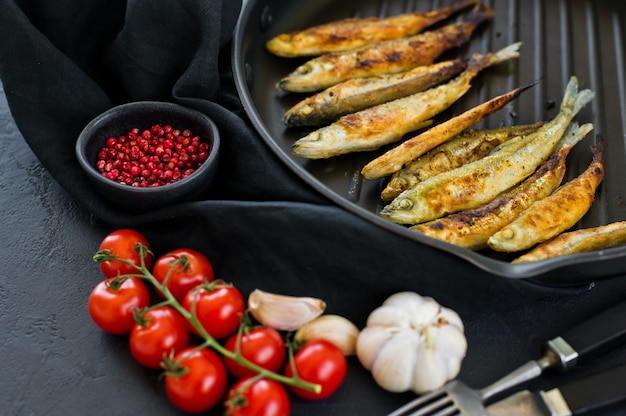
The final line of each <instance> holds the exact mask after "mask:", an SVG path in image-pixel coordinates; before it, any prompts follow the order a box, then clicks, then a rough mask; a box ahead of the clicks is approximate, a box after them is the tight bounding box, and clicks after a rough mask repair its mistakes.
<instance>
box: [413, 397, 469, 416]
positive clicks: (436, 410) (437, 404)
mask: <svg viewBox="0 0 626 416" xmlns="http://www.w3.org/2000/svg"><path fill="white" fill-rule="evenodd" d="M450 411H452V413H450ZM457 412H458V409H457V407H456V405H455V404H454V402H453V401H452V400H451V399H450V397H449V396H448V395H446V396H445V397H441V398H439V399H437V400H436V401H433V402H429V403H426V405H425V406H424V405H422V406H421V407H420V408H415V411H414V412H413V413H407V416H445V415H448V414H452V415H453V414H455V413H457Z"/></svg>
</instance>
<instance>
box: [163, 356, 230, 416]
mask: <svg viewBox="0 0 626 416" xmlns="http://www.w3.org/2000/svg"><path fill="white" fill-rule="evenodd" d="M174 360H175V361H176V362H177V363H178V364H179V365H180V366H181V367H185V368H186V369H187V370H186V371H185V372H182V374H178V375H177V374H176V373H172V372H167V373H166V374H165V393H166V394H167V397H168V399H169V400H170V402H172V404H173V405H174V406H176V407H177V408H179V409H180V410H182V411H185V412H188V413H200V412H204V411H207V410H209V409H210V408H212V407H214V406H215V405H217V404H218V403H220V401H221V400H222V397H223V396H224V393H225V392H226V388H227V385H228V384H227V383H228V376H227V374H226V368H225V367H224V364H223V363H222V360H221V359H220V357H219V356H218V355H217V354H216V353H215V352H213V351H211V350H209V349H206V348H202V349H200V350H195V349H194V348H193V347H188V348H185V349H183V350H181V351H179V352H178V353H176V355H175V357H174Z"/></svg>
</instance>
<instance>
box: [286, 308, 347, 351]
mask: <svg viewBox="0 0 626 416" xmlns="http://www.w3.org/2000/svg"><path fill="white" fill-rule="evenodd" d="M358 336H359V328H357V327H356V325H354V324H353V323H352V322H351V321H350V320H348V319H347V318H344V317H343V316H339V315H322V316H320V317H319V318H315V319H314V320H312V321H311V322H308V323H306V324H304V326H303V327H302V328H300V329H298V331H296V335H295V336H294V340H295V341H296V342H297V343H305V342H307V341H312V340H315V339H325V340H327V341H330V342H332V343H333V344H335V345H336V346H337V347H339V349H340V350H341V352H343V355H345V356H348V355H354V354H356V340H357V338H358Z"/></svg>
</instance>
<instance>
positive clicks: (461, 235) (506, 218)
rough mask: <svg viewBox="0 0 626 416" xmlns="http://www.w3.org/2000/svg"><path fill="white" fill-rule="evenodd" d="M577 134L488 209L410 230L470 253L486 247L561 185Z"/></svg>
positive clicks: (578, 139)
mask: <svg viewBox="0 0 626 416" xmlns="http://www.w3.org/2000/svg"><path fill="white" fill-rule="evenodd" d="M577 131H578V133H579V134H576V135H572V136H566V137H564V138H563V140H561V142H560V143H559V147H558V149H557V151H556V152H555V153H554V154H552V155H551V156H550V157H549V158H548V160H546V161H545V162H544V163H543V164H542V165H541V166H540V167H539V169H537V170H536V171H535V173H533V174H532V175H531V176H529V177H528V178H527V179H526V180H524V182H522V183H521V184H520V185H519V186H516V187H514V188H512V189H511V190H509V191H508V192H505V193H504V194H502V195H500V196H498V197H497V198H496V199H494V200H492V201H491V202H489V203H488V204H486V205H483V206H480V207H478V208H474V209H470V210H466V211H461V212H457V213H455V214H451V215H448V216H446V217H443V218H440V219H437V220H433V221H429V222H426V223H423V224H418V225H414V226H412V227H410V229H411V230H413V231H417V232H420V233H422V234H424V235H427V236H429V237H433V238H436V239H439V240H442V241H445V242H448V243H451V244H455V245H457V246H459V247H463V248H467V249H469V250H480V249H483V248H485V247H487V240H488V239H489V237H491V236H492V235H493V234H495V233H496V232H497V231H498V230H500V229H501V228H502V227H504V226H505V225H507V224H509V223H510V222H511V221H513V220H514V219H515V218H516V217H517V216H518V215H519V214H521V213H522V212H523V211H524V210H525V209H526V208H528V207H529V206H530V205H532V204H533V203H534V202H535V201H538V200H540V199H542V198H545V197H546V196H548V195H550V194H551V193H552V192H553V191H554V190H555V189H556V188H557V187H558V186H559V185H560V184H561V181H562V180H563V177H564V175H565V170H566V163H565V162H566V159H567V155H568V154H569V152H570V150H571V149H572V148H573V147H574V145H576V143H578V142H579V141H580V140H582V139H583V136H582V134H581V133H584V132H585V131H584V130H580V129H579V130H577Z"/></svg>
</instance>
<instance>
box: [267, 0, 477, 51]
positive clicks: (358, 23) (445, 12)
mask: <svg viewBox="0 0 626 416" xmlns="http://www.w3.org/2000/svg"><path fill="white" fill-rule="evenodd" d="M476 3H478V1H477V0H464V1H459V2H456V3H454V4H452V5H451V6H448V7H441V8H439V9H435V10H429V11H422V12H413V13H404V14H400V15H397V16H390V17H387V18H385V19H380V18H377V17H368V18H361V19H359V18H348V19H342V20H338V21H334V22H330V23H326V24H322V25H317V26H312V27H310V28H307V29H304V30H298V31H295V32H291V33H282V34H280V35H278V36H276V37H274V38H272V39H270V40H269V41H268V42H267V43H266V47H267V49H268V50H269V51H270V52H271V53H273V54H274V55H277V56H282V57H286V58H291V57H300V56H316V55H322V54H324V53H328V52H341V51H346V50H350V49H356V48H359V47H361V46H365V45H367V44H369V43H372V42H380V41H383V40H390V39H398V38H404V37H407V36H411V35H414V34H416V33H419V32H421V31H422V30H424V29H425V28H427V27H428V26H431V25H433V24H435V23H438V22H440V21H442V20H444V19H447V18H448V17H450V16H452V15H453V14H455V13H457V12H459V11H461V10H463V9H465V8H466V7H469V6H472V5H474V4H476Z"/></svg>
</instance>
